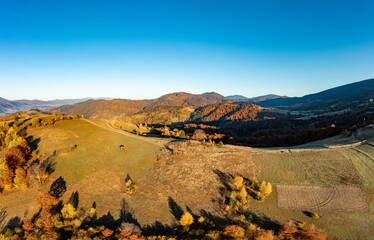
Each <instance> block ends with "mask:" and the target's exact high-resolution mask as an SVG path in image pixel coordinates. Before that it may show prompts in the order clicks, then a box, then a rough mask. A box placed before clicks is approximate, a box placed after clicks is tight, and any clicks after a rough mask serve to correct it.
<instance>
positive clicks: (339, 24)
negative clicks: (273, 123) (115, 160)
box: [0, 0, 374, 100]
mask: <svg viewBox="0 0 374 240" xmlns="http://www.w3.org/2000/svg"><path fill="white" fill-rule="evenodd" d="M373 77H374V1H372V0H360V1H357V0H352V1H348V0H339V1H337V0H329V1H326V0H303V1H300V0H261V1H260V0H243V1H241V0H236V1H232V0H231V1H230V0H227V1H226V0H221V1H218V0H212V1H210V0H205V1H201V0H200V1H195V0H188V1H185V0H178V1H176V0H170V1H157V0H149V1H146V0H136V1H133V0H132V1H127V0H121V1H104V0H100V1H99V0H86V1H84V0H80V1H79V0H64V1H62V0H61V1H57V0H56V1H50V0H33V1H27V0H23V1H20V0H0V97H3V98H6V99H10V100H15V99H42V100H51V99H62V98H83V97H111V98H127V99H145V98H156V97H159V96H161V95H163V94H166V93H170V92H178V91H184V92H190V93H196V94H197V93H204V92H212V91H214V92H218V93H220V94H222V95H225V96H227V95H233V94H240V95H244V96H247V97H254V96H259V95H265V94H270V93H272V94H279V95H287V96H303V95H305V94H308V93H314V92H318V91H322V90H325V89H328V88H331V87H336V86H340V85H344V84H347V83H352V82H356V81H360V80H364V79H368V78H373Z"/></svg>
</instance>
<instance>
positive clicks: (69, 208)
mask: <svg viewBox="0 0 374 240" xmlns="http://www.w3.org/2000/svg"><path fill="white" fill-rule="evenodd" d="M61 214H62V217H63V218H64V219H73V218H75V217H76V215H77V212H76V210H75V208H74V207H73V205H71V204H70V203H68V204H65V205H64V207H63V208H62V209H61Z"/></svg>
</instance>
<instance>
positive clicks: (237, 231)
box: [224, 225, 245, 238]
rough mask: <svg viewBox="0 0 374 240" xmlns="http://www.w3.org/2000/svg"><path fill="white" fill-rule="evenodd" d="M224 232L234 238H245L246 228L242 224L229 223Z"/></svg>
mask: <svg viewBox="0 0 374 240" xmlns="http://www.w3.org/2000/svg"><path fill="white" fill-rule="evenodd" d="M224 234H225V235H226V236H228V237H232V238H244V237H245V230H244V228H242V227H241V226H238V225H229V226H227V227H225V231H224Z"/></svg>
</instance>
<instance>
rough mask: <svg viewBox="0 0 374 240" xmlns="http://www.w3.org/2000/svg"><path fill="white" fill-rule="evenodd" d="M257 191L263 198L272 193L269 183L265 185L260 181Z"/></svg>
mask: <svg viewBox="0 0 374 240" xmlns="http://www.w3.org/2000/svg"><path fill="white" fill-rule="evenodd" d="M259 191H260V192H261V193H262V194H263V195H264V196H268V195H269V194H270V193H271V192H272V191H273V188H272V186H271V184H270V183H269V182H268V183H267V182H264V181H262V182H261V184H260V187H259Z"/></svg>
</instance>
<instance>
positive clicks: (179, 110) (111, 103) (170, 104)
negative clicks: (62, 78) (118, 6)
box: [0, 79, 374, 123]
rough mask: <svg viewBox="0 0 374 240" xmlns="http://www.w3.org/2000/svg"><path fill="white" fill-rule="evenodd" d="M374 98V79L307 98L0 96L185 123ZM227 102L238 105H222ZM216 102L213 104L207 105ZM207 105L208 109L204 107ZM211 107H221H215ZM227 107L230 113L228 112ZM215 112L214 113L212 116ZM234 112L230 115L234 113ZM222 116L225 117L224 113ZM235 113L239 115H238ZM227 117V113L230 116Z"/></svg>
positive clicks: (19, 104) (17, 107)
mask: <svg viewBox="0 0 374 240" xmlns="http://www.w3.org/2000/svg"><path fill="white" fill-rule="evenodd" d="M373 99H374V79H368V80H364V81H360V82H355V83H351V84H347V85H344V86H340V87H336V88H332V89H328V90H325V91H322V92H319V93H314V94H309V95H305V96H303V97H286V96H279V95H274V94H268V95H264V96H259V97H253V98H247V97H244V96H241V95H232V96H227V97H224V96H222V95H220V94H218V93H215V92H210V93H203V94H190V93H185V92H176V93H170V94H166V95H163V96H161V97H159V98H156V99H146V100H129V99H111V100H107V99H96V100H92V99H88V98H83V99H63V100H52V101H40V100H16V101H9V100H6V99H4V98H0V113H12V112H16V111H23V110H27V109H31V108H37V109H41V110H46V109H51V111H54V112H58V113H66V114H78V115H84V116H85V117H87V118H97V119H98V118H104V119H111V118H125V117H126V118H132V119H133V120H134V121H136V122H142V121H143V122H150V123H161V122H181V121H182V122H183V121H187V120H188V119H190V117H192V118H194V119H205V118H212V119H215V118H216V117H214V113H217V111H218V112H219V114H223V115H224V114H229V112H230V111H231V110H233V109H237V110H238V111H239V110H240V109H241V110H240V111H241V113H240V114H239V116H252V114H250V113H243V106H244V109H247V110H248V111H249V110H250V109H252V110H253V109H256V112H258V111H259V108H257V107H248V106H247V105H242V103H244V102H249V103H253V104H257V105H259V106H261V108H269V107H270V108H277V109H286V110H296V111H319V112H329V111H340V110H344V109H354V108H356V107H359V106H360V105H362V104H366V103H368V102H370V101H371V102H372V101H373ZM227 102H231V103H235V104H234V105H235V106H234V105H233V104H232V105H228V104H226V105H222V106H220V104H224V103H227ZM209 105H213V106H211V107H206V106H209ZM203 107H206V108H205V109H202V108H203ZM211 108H217V109H216V110H213V109H211ZM207 109H211V111H212V112H211V113H209V114H210V115H211V116H210V117H207V116H205V117H204V116H200V115H199V114H198V115H196V114H197V113H195V114H192V113H193V112H194V111H195V110H198V111H200V113H202V114H206V115H207V114H208V112H207V111H208V110H207ZM224 109H226V110H227V111H228V112H227V113H225V112H224ZM212 114H213V115H212ZM233 114H234V113H233V112H230V115H233ZM223 115H222V116H223ZM234 115H235V114H234ZM226 117H227V116H226ZM221 119H223V118H221Z"/></svg>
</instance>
